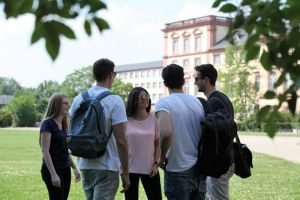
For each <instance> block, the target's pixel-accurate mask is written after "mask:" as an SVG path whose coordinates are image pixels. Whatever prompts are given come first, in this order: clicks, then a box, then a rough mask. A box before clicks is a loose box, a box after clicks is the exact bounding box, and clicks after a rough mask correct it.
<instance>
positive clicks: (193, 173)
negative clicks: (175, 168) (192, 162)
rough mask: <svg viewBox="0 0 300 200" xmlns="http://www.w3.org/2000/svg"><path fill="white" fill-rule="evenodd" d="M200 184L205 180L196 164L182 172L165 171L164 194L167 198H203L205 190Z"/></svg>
mask: <svg viewBox="0 0 300 200" xmlns="http://www.w3.org/2000/svg"><path fill="white" fill-rule="evenodd" d="M200 184H205V181H204V177H203V176H202V175H200V174H199V173H198V171H197V167H196V166H194V167H192V168H191V169H188V170H186V171H183V172H168V171H165V195H166V197H167V198H168V200H204V199H205V190H203V189H202V187H201V185H200ZM204 188H205V187H204Z"/></svg>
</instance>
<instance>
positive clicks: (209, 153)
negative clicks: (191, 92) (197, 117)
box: [198, 96, 237, 178]
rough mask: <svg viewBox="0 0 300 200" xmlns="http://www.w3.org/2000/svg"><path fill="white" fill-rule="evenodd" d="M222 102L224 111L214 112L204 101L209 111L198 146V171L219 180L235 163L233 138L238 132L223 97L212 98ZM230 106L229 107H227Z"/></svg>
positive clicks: (203, 122)
mask: <svg viewBox="0 0 300 200" xmlns="http://www.w3.org/2000/svg"><path fill="white" fill-rule="evenodd" d="M212 98H213V99H214V100H215V101H218V102H220V103H221V104H222V105H223V106H224V109H219V110H218V111H216V112H212V109H211V108H210V105H209V104H208V103H206V102H203V100H200V101H201V102H202V105H203V107H204V110H207V113H206V116H205V120H204V121H202V122H201V126H202V137H201V139H200V142H199V146H198V169H199V172H200V173H201V174H203V175H206V176H211V177H214V178H219V177H220V176H222V175H223V174H225V173H226V172H227V171H228V169H229V167H230V165H231V163H232V162H233V147H232V145H233V138H234V132H236V131H237V129H236V124H235V122H234V119H233V114H232V113H230V112H229V111H228V107H226V106H225V105H224V102H223V101H224V99H222V100H223V101H222V100H221V99H220V98H222V97H220V96H218V97H212ZM227 106H228V105H227Z"/></svg>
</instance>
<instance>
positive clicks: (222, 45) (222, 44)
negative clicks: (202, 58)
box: [209, 39, 229, 49]
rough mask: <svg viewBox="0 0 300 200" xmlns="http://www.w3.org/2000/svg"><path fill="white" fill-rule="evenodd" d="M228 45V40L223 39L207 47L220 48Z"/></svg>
mask: <svg viewBox="0 0 300 200" xmlns="http://www.w3.org/2000/svg"><path fill="white" fill-rule="evenodd" d="M228 45H229V42H228V41H227V40H225V39H223V40H220V41H219V42H217V43H216V44H215V45H214V46H212V47H210V48H209V49H222V48H226V47H227V46H228Z"/></svg>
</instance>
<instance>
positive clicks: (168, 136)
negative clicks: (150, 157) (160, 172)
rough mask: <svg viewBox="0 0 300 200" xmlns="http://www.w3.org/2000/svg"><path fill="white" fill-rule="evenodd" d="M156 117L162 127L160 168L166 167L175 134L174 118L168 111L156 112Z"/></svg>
mask: <svg viewBox="0 0 300 200" xmlns="http://www.w3.org/2000/svg"><path fill="white" fill-rule="evenodd" d="M155 115H156V117H157V119H158V123H159V127H160V159H159V163H158V164H159V166H160V167H164V165H165V161H166V154H167V151H168V149H169V147H170V145H171V140H172V134H173V128H172V118H171V115H170V113H168V112H166V111H159V112H156V113H155Z"/></svg>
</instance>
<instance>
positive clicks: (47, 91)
mask: <svg viewBox="0 0 300 200" xmlns="http://www.w3.org/2000/svg"><path fill="white" fill-rule="evenodd" d="M59 91H60V85H59V83H58V82H57V81H52V80H49V81H47V80H46V81H43V82H42V83H40V84H39V85H38V86H37V88H36V92H37V95H38V97H39V98H46V99H49V98H50V97H51V96H52V95H53V94H54V93H57V92H59Z"/></svg>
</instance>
